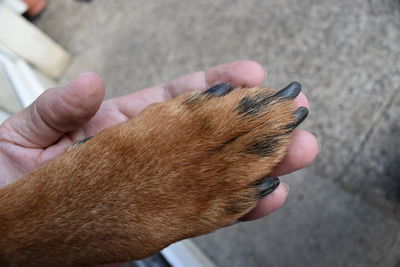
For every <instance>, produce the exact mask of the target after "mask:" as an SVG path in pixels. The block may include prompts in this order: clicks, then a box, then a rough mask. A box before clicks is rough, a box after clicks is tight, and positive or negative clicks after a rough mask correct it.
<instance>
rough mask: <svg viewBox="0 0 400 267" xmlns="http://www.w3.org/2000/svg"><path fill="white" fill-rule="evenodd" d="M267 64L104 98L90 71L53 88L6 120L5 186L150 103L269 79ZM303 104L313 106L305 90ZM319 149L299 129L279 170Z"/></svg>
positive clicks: (278, 201)
mask: <svg viewBox="0 0 400 267" xmlns="http://www.w3.org/2000/svg"><path fill="white" fill-rule="evenodd" d="M264 78H265V77H264V70H263V68H262V67H261V66H260V65H259V64H257V63H255V62H252V61H237V62H231V63H227V64H223V65H219V66H216V67H214V68H211V69H209V70H206V71H199V72H196V73H193V74H190V75H187V76H183V77H180V78H178V79H175V80H171V81H168V82H166V83H164V84H160V85H157V86H154V87H150V88H147V89H144V90H141V91H138V92H135V93H132V94H129V95H126V96H123V97H119V98H114V99H110V100H107V101H103V97H104V84H103V82H102V80H101V78H100V77H99V76H97V75H96V74H94V73H84V74H82V75H80V76H79V77H78V78H76V79H75V80H74V81H72V82H71V83H69V84H68V85H66V86H64V87H58V88H53V89H49V90H47V91H46V92H45V93H44V94H43V95H41V96H40V97H39V98H38V99H36V101H35V102H34V103H32V104H31V105H30V106H29V107H27V108H26V109H24V110H23V111H21V112H20V113H18V114H15V115H13V116H11V117H10V118H9V119H8V120H6V121H5V122H4V123H3V124H2V125H0V162H1V163H0V187H2V186H5V185H7V184H9V183H11V182H13V181H15V180H17V179H19V178H20V177H23V176H24V175H26V174H27V173H29V172H31V171H33V170H35V169H36V168H38V167H40V166H41V165H43V164H44V163H46V162H47V161H50V160H52V159H53V158H55V157H57V156H58V155H59V154H60V153H62V152H63V151H64V150H65V149H66V148H68V147H69V146H71V145H72V144H73V143H74V142H77V141H79V140H82V139H83V138H85V137H88V136H93V135H95V134H96V133H98V132H99V131H101V130H102V129H104V128H107V127H109V126H111V125H114V124H117V123H121V122H123V121H125V120H127V119H129V118H131V117H134V116H135V115H136V114H138V113H139V112H140V111H141V110H142V109H143V108H144V107H146V106H147V105H149V104H152V103H155V102H161V101H165V100H167V99H169V98H172V97H175V96H177V95H179V94H181V93H183V92H186V91H191V90H199V89H200V90H205V89H207V88H208V87H210V86H212V85H214V84H217V83H219V82H229V83H231V84H234V85H236V86H247V87H254V86H260V85H262V84H263V82H264ZM296 101H297V103H298V104H299V106H308V101H307V99H306V97H305V96H304V95H303V94H300V95H299V96H298V97H297V99H296ZM316 153H317V143H316V140H315V137H314V136H313V135H311V134H310V133H308V132H306V131H303V130H296V131H295V132H294V133H293V137H292V145H291V146H290V148H289V151H288V155H287V156H286V158H285V159H284V160H283V161H282V162H281V164H280V165H279V166H278V167H277V169H276V170H275V171H274V173H273V175H283V174H286V173H290V172H293V171H295V170H297V169H300V168H303V167H304V166H306V165H308V164H309V163H311V162H312V161H313V159H314V158H315V156H316ZM286 196H287V188H286V187H285V186H282V185H280V186H279V187H278V188H277V189H276V190H275V191H274V192H273V193H272V194H270V195H268V196H267V197H265V198H264V199H262V200H261V201H260V204H259V205H258V206H257V207H256V208H255V209H254V210H253V211H252V212H250V214H248V215H247V216H246V218H244V219H255V218H258V217H261V216H264V215H266V214H268V213H270V212H272V211H273V210H275V209H277V208H279V207H280V206H281V205H282V204H283V203H284V201H285V199H286Z"/></svg>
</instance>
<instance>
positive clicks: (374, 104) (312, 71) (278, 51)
mask: <svg viewBox="0 0 400 267" xmlns="http://www.w3.org/2000/svg"><path fill="white" fill-rule="evenodd" d="M34 22H35V24H36V26H37V27H38V28H39V29H40V30H41V31H42V32H43V33H44V34H46V35H48V36H49V37H50V38H52V39H53V40H54V41H55V42H56V43H58V44H59V45H60V46H61V47H63V48H64V49H65V50H66V51H67V52H68V53H69V56H70V61H69V63H68V65H66V68H65V71H63V72H62V73H61V74H59V75H58V77H59V78H58V80H57V81H56V82H55V84H63V83H66V82H67V81H69V80H71V79H73V78H74V77H76V76H77V75H78V74H79V73H81V72H84V71H94V72H97V73H98V74H100V76H102V77H103V79H104V80H105V84H106V88H107V98H111V97H114V96H120V95H123V94H127V93H130V92H132V91H135V90H139V89H142V88H145V87H148V86H151V85H155V84H158V83H161V82H163V81H166V80H169V79H172V78H175V77H178V76H180V75H184V74H189V73H192V72H194V71H198V70H202V69H207V68H209V67H212V66H214V65H218V64H221V63H225V62H228V61H233V60H239V59H250V60H254V61H257V62H259V63H260V64H262V65H263V66H264V67H265V68H266V69H267V70H268V78H267V80H266V82H265V83H266V85H268V86H273V87H274V88H281V87H283V86H285V85H287V84H288V83H289V82H291V81H294V80H297V81H299V82H301V83H302V85H303V92H304V93H305V94H306V95H307V96H308V98H309V101H310V104H311V110H310V115H309V117H308V119H307V120H306V122H305V123H304V124H303V126H302V127H303V128H305V129H307V130H309V131H310V132H312V133H314V134H315V135H316V136H317V138H318V141H319V144H320V153H319V156H318V158H317V160H316V161H315V163H313V164H312V165H311V166H309V167H307V168H306V169H304V170H302V171H299V172H296V173H293V174H290V175H287V176H285V177H282V179H283V180H284V181H285V182H286V183H288V184H289V187H290V194H289V198H288V200H287V202H286V204H285V205H284V206H283V207H282V208H281V209H280V210H278V211H276V212H275V213H273V214H271V215H270V216H268V217H266V218H264V219H261V220H258V221H255V222H248V223H241V224H237V225H235V226H233V227H228V228H225V229H222V230H220V231H217V232H216V233H213V234H210V235H207V236H202V237H198V238H195V239H194V242H195V244H197V245H198V247H199V248H200V249H201V250H202V251H203V252H204V253H205V254H206V255H207V256H208V257H209V258H210V259H211V260H212V261H213V262H214V263H215V264H216V265H217V266H221V267H224V266H230V267H231V266H352V267H353V266H393V267H399V266H400V120H399V116H400V91H399V88H400V1H399V0H353V1H346V0H339V1H329V0H321V1H312V0H303V1H295V0H280V1H267V0H246V1H235V0H230V1H228V0H203V1H193V0H191V1H178V0H170V1H165V0H153V1H145V0H137V1H132V0H118V1H109V0H94V1H72V0H70V1H65V0H49V1H48V5H47V7H46V9H45V10H44V11H43V12H42V13H41V15H40V17H38V18H36V20H35V21H34ZM0 27H5V26H4V25H0ZM56 76H57V75H56ZM50 80H51V79H50ZM0 90H3V89H0ZM7 103H9V102H8V101H7ZM0 108H1V106H0Z"/></svg>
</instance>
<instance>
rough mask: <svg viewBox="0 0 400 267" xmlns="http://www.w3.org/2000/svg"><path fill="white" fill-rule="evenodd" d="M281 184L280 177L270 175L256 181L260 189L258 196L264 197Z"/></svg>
mask: <svg viewBox="0 0 400 267" xmlns="http://www.w3.org/2000/svg"><path fill="white" fill-rule="evenodd" d="M279 184H280V181H279V178H278V177H273V178H270V177H268V178H264V179H261V180H259V181H257V182H256V183H254V185H255V186H256V187H257V188H258V189H259V192H258V194H257V197H258V198H263V197H265V196H266V195H268V194H270V193H272V192H273V191H275V189H276V188H278V186H279Z"/></svg>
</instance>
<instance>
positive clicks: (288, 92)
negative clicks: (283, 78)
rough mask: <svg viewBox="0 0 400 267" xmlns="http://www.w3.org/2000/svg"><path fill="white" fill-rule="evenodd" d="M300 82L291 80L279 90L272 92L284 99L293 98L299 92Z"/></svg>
mask: <svg viewBox="0 0 400 267" xmlns="http://www.w3.org/2000/svg"><path fill="white" fill-rule="evenodd" d="M300 91H301V84H300V83H299V82H292V83H290V84H289V85H288V86H286V87H285V88H283V89H281V90H279V91H278V92H276V93H275V94H274V97H280V98H285V99H294V98H295V97H296V96H298V95H299V94H300Z"/></svg>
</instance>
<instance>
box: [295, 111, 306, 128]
mask: <svg viewBox="0 0 400 267" xmlns="http://www.w3.org/2000/svg"><path fill="white" fill-rule="evenodd" d="M294 116H295V118H296V119H295V123H296V124H297V125H299V124H300V123H302V122H303V121H304V120H305V118H307V116H308V108H306V107H299V108H298V109H296V111H295V112H294Z"/></svg>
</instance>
